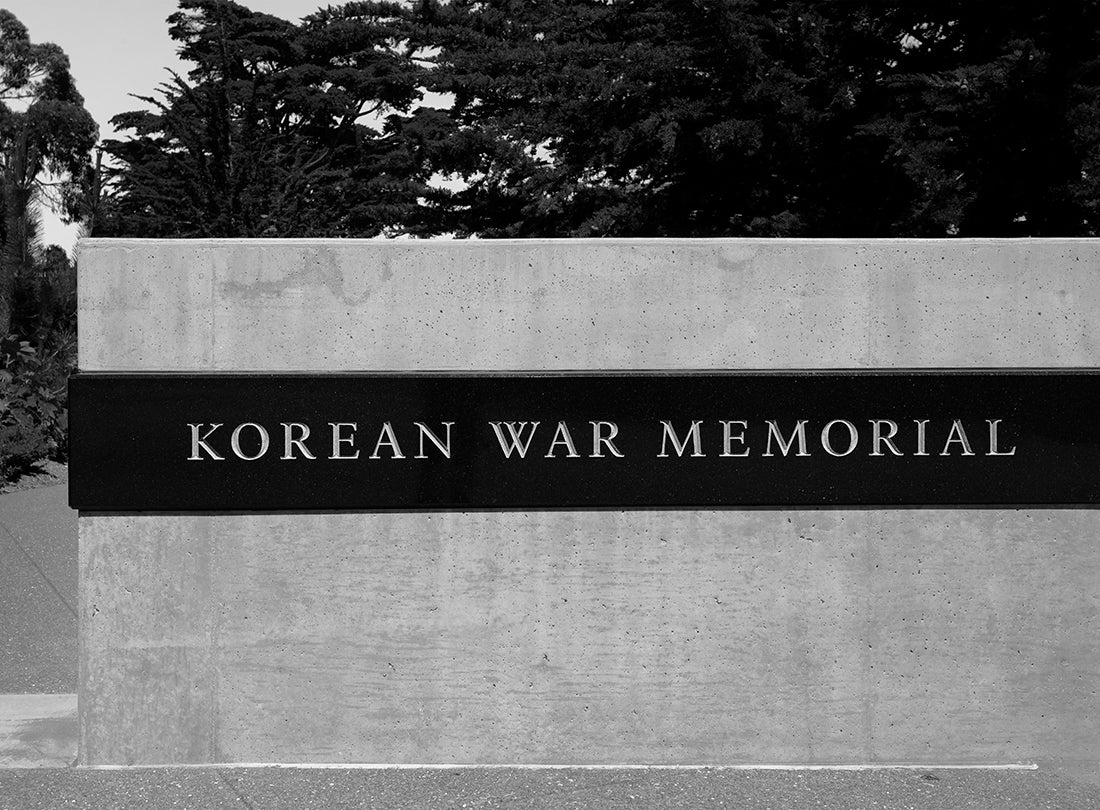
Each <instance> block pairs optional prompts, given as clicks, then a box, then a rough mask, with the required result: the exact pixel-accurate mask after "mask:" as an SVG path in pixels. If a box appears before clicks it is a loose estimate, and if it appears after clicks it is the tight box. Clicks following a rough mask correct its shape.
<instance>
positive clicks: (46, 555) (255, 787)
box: [0, 485, 1100, 810]
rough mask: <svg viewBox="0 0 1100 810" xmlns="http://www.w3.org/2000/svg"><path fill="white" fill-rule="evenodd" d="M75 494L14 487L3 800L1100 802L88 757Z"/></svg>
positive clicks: (824, 776)
mask: <svg viewBox="0 0 1100 810" xmlns="http://www.w3.org/2000/svg"><path fill="white" fill-rule="evenodd" d="M66 496H67V493H66V487H65V486H64V485H59V486H57V485H55V486H45V487H39V488H36V489H27V490H25V491H21V492H11V493H6V494H0V810H37V809H38V808H50V810H52V809H53V808H158V810H159V808H203V810H206V809H208V808H223V807H224V808H250V809H251V810H259V808H294V810H308V809H309V808H353V807H354V808H406V807H407V808H424V810H432V808H521V807H522V808H536V809H537V808H555V810H557V809H559V808H560V809H561V810H569V809H570V808H720V807H728V808H738V810H764V809H765V808H771V809H773V810H802V809H803V808H805V809H806V810H810V808H813V809H814V810H820V808H845V810H862V809H863V808H866V810H872V808H874V810H895V808H897V809H898V810H901V808H921V809H922V810H938V809H939V808H952V810H954V809H955V808H965V809H966V810H985V808H989V810H1002V809H1003V808H1021V809H1024V808H1026V810H1044V809H1045V808H1050V810H1055V809H1057V810H1100V786H1096V785H1091V784H1086V783H1083V782H1079V781H1074V780H1071V779H1069V778H1066V777H1063V776H1060V775H1058V774H1055V773H1051V772H1047V771H1043V770H987V769H965V770H957V769H871V770H744V769H723V768H703V769H663V768H662V769H648V770H647V769H637V768H600V769H584V768H564V769H563V768H544V769H537V768H417V769H410V768H372V769H357V768H339V767H334V768H280V767H270V768H236V767H234V768H219V767H170V768H138V769H110V770H89V769H80V768H73V767H72V766H71V763H72V761H73V755H74V754H75V750H76V749H75V746H76V712H75V706H76V703H75V695H74V694H72V693H75V691H76V683H77V620H76V604H77V541H76V513H75V512H73V511H71V510H70V509H69V508H68V506H67V503H66ZM6 743H7V744H10V745H11V746H12V747H11V748H10V749H9V751H8V755H7V756H6V755H5V750H4V745H5V744H6ZM13 764H14V765H18V766H23V765H36V766H38V767H36V768H27V767H11V766H12V765H13ZM5 766H6V767H5Z"/></svg>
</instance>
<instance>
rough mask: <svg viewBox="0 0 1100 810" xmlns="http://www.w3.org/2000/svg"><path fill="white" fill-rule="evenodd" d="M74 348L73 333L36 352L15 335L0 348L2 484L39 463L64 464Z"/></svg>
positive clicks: (52, 338)
mask: <svg viewBox="0 0 1100 810" xmlns="http://www.w3.org/2000/svg"><path fill="white" fill-rule="evenodd" d="M75 347H76V340H75V335H74V333H73V332H72V330H71V329H66V330H64V331H60V332H56V333H52V334H50V335H49V336H48V337H47V340H46V341H45V342H43V343H41V344H39V345H38V346H37V347H36V346H34V345H33V344H32V343H31V342H30V341H27V340H20V339H19V337H18V336H17V335H10V336H9V337H8V338H7V339H5V340H4V341H2V342H0V479H2V480H5V481H8V480H13V479H15V478H18V477H19V476H20V475H22V474H24V473H26V472H27V471H29V470H30V469H31V468H33V467H34V465H35V464H37V463H38V462H40V461H42V460H43V459H47V458H49V459H53V460H55V461H65V460H66V458H67V454H68V442H67V432H68V419H69V407H68V391H67V380H68V375H69V372H70V371H71V370H72V367H73V365H74V362H75V358H76V352H75Z"/></svg>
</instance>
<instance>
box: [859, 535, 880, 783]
mask: <svg viewBox="0 0 1100 810" xmlns="http://www.w3.org/2000/svg"><path fill="white" fill-rule="evenodd" d="M861 517H862V516H861ZM863 519H865V518H863ZM874 533H875V534H877V533H878V530H877V529H876V530H875V532H874ZM871 535H872V532H870V531H864V532H863V536H864V538H865V539H864V550H863V558H864V577H865V579H864V586H863V621H864V630H863V649H862V650H861V651H860V652H861V653H862V656H863V684H862V688H863V761H864V762H874V761H875V743H874V737H875V706H874V700H875V697H874V689H875V686H874V679H873V672H872V669H873V667H874V665H873V663H872V662H873V661H874V650H873V649H872V647H871V633H872V631H873V629H874V616H873V615H872V613H873V611H874V603H875V600H874V594H873V593H872V590H873V588H874V582H875V569H874V556H875V555H874V540H873V539H872V536H871Z"/></svg>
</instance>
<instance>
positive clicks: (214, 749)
mask: <svg viewBox="0 0 1100 810" xmlns="http://www.w3.org/2000/svg"><path fill="white" fill-rule="evenodd" d="M211 534H213V533H212V532H208V537H209V543H210V575H209V576H210V631H209V633H208V634H207V645H208V646H207V650H206V666H207V675H206V677H207V680H208V685H207V688H208V689H209V690H210V705H209V709H210V717H209V721H208V727H207V735H208V736H207V747H208V753H207V757H208V760H207V761H208V762H219V761H221V759H222V757H221V751H220V750H219V746H218V687H219V685H220V683H219V682H220V678H219V676H218V660H217V655H218V649H219V647H220V644H221V610H220V608H219V598H220V594H219V589H218V583H217V571H218V538H217V537H213V536H210V535H211Z"/></svg>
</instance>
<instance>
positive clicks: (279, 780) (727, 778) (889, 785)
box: [0, 768, 1100, 810]
mask: <svg viewBox="0 0 1100 810" xmlns="http://www.w3.org/2000/svg"><path fill="white" fill-rule="evenodd" d="M57 807H87V808H97V810H99V809H102V810H109V808H125V809H126V810H139V809H140V808H153V809H154V810H162V808H167V807H172V808H180V809H181V810H183V809H184V808H196V810H212V809H216V808H257V809H258V808H264V810H269V809H271V808H295V809H296V810H309V809H310V808H323V810H330V809H331V810H339V808H349V809H350V808H386V810H393V809H395V808H417V810H435V808H470V809H471V810H490V808H525V809H527V810H540V808H546V810H574V809H575V810H588V808H594V807H598V808H607V810H613V808H624V809H625V808H630V810H651V809H652V810H665V808H681V809H682V810H712V809H713V808H721V807H728V808H737V810H779V809H780V808H781V809H782V810H820V809H821V808H844V809H845V810H872V808H873V809H874V810H916V809H919V810H962V809H963V808H965V810H1003V809H1004V808H1012V807H1019V808H1027V810H1096V808H1100V791H1098V790H1097V789H1096V788H1095V787H1092V786H1088V785H1084V784H1081V783H1077V782H1074V781H1071V780H1069V779H1063V778H1058V777H1056V776H1053V775H1051V774H1047V773H1042V772H1039V771H1015V772H1006V771H958V770H934V771H919V770H917V771H893V770H891V771H740V770H714V769H710V770H690V771H685V770H623V769H608V770H596V771H593V770H583V771H582V770H517V769H514V768H500V769H440V770H393V769H385V770H346V769H332V770H329V769H325V770H301V769H287V768H234V769H221V768H155V769H144V768H143V769H133V770H112V771H96V770H68V771H14V770H2V769H0V810H53V808H57Z"/></svg>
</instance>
